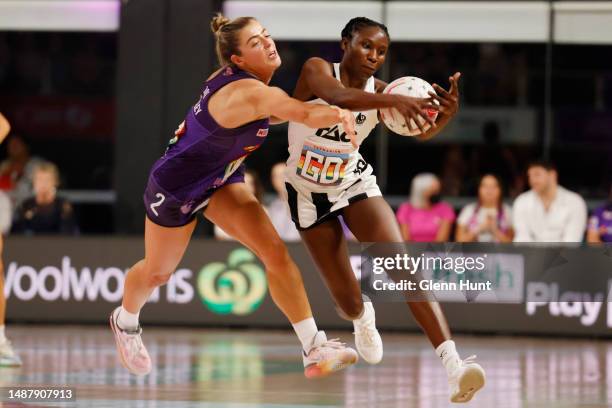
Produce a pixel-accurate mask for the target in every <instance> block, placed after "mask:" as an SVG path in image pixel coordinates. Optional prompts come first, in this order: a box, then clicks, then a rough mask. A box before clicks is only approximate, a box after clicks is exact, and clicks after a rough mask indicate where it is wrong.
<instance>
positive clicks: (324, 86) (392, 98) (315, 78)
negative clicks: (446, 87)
mask: <svg viewBox="0 0 612 408" xmlns="http://www.w3.org/2000/svg"><path fill="white" fill-rule="evenodd" d="M300 81H302V82H303V83H305V85H306V86H307V87H308V89H309V90H310V92H312V94H313V95H315V96H317V97H319V98H321V99H323V100H324V101H326V102H327V103H329V104H331V105H337V106H340V107H341V108H345V109H350V110H353V111H355V110H370V109H380V108H391V107H393V108H395V109H397V110H398V111H399V112H400V113H401V114H402V115H403V116H404V117H405V118H406V120H407V121H408V122H410V119H415V122H416V123H419V125H420V121H418V120H417V117H419V116H420V117H422V118H423V119H425V120H426V121H428V122H430V123H431V124H432V126H434V122H433V120H431V119H430V118H429V117H428V116H427V114H426V113H425V110H426V109H437V107H436V106H435V105H432V103H431V102H432V101H431V98H411V97H408V96H404V95H390V94H383V93H380V92H377V93H371V92H365V91H363V90H361V89H356V88H346V87H345V86H344V85H342V83H341V82H340V81H338V80H337V79H336V78H334V76H333V73H332V69H331V66H330V65H329V63H328V62H327V61H325V60H324V59H321V58H310V59H309V60H308V61H306V62H305V63H304V66H303V67H302V72H301V73H300V78H299V79H298V83H299V82H300Z"/></svg>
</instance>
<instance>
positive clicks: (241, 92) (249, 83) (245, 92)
mask: <svg viewBox="0 0 612 408" xmlns="http://www.w3.org/2000/svg"><path fill="white" fill-rule="evenodd" d="M224 88H225V92H227V94H228V95H230V96H232V97H237V98H245V99H251V98H257V97H259V96H262V94H264V93H265V92H266V91H268V90H269V89H270V87H269V86H268V85H266V84H264V83H263V82H261V81H260V80H258V79H255V78H242V79H239V80H236V81H233V82H231V83H229V84H227V85H226V86H224Z"/></svg>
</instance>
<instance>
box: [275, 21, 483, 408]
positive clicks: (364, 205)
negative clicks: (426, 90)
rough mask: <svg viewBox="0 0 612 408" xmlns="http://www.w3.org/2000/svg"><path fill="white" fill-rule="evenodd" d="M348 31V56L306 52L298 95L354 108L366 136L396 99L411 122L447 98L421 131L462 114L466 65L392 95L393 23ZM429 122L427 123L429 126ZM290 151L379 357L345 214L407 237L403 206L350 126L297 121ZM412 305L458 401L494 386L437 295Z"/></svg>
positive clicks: (325, 256)
mask: <svg viewBox="0 0 612 408" xmlns="http://www.w3.org/2000/svg"><path fill="white" fill-rule="evenodd" d="M341 37H342V42H341V46H342V49H343V51H344V55H343V57H342V61H341V62H340V63H330V62H328V61H325V60H323V59H321V58H311V59H309V60H308V61H306V63H305V64H304V66H303V68H302V72H301V74H300V77H299V79H298V82H297V85H296V87H295V91H294V93H293V97H294V98H297V99H300V100H302V101H308V103H311V104H313V105H319V104H322V105H328V104H329V105H338V106H340V107H343V108H346V109H350V110H352V111H353V113H354V115H355V118H356V128H355V129H356V135H357V140H358V142H361V141H362V140H363V139H365V138H366V137H367V136H368V134H369V133H370V132H371V131H372V130H373V129H374V127H375V126H376V124H377V123H378V111H377V109H380V108H389V107H393V108H396V109H397V110H398V111H399V112H400V113H401V114H402V115H404V116H405V117H406V122H407V123H410V119H415V122H416V123H419V121H418V120H416V119H417V117H418V116H421V117H422V118H424V119H425V120H428V121H430V122H432V120H431V119H430V118H428V116H427V114H426V113H425V112H426V109H431V108H434V107H433V106H432V104H431V102H432V101H433V100H434V99H435V100H437V101H438V102H439V103H440V105H439V112H440V115H439V116H438V120H437V122H436V123H435V125H434V123H432V125H433V126H432V127H431V129H430V130H429V131H427V132H423V133H422V134H421V136H420V138H421V139H428V138H430V137H433V136H434V135H435V134H437V133H438V132H439V131H440V130H441V129H443V128H444V126H445V125H446V124H447V123H448V122H449V120H450V119H451V118H452V117H453V115H454V114H455V113H456V111H457V109H458V88H457V81H458V79H459V76H460V74H459V73H456V74H455V75H453V76H452V77H450V78H449V80H450V84H451V87H450V90H449V91H446V90H444V89H443V88H442V87H440V86H438V85H434V88H435V90H436V92H437V95H435V94H432V95H431V97H430V98H425V99H415V98H410V97H406V96H402V95H389V94H382V91H383V90H384V88H385V86H386V85H387V84H386V83H384V82H383V81H380V80H378V79H376V78H374V76H373V75H374V73H375V72H376V71H377V70H378V69H379V68H380V67H381V65H382V64H383V63H384V61H385V56H386V53H387V50H388V48H389V33H388V32H387V28H386V27H385V26H384V25H383V24H380V23H377V22H375V21H372V20H370V19H367V18H365V17H358V18H354V19H352V20H351V21H349V22H348V24H347V25H346V27H345V28H344V29H343V30H342V34H341ZM419 127H420V128H421V130H422V131H423V127H422V125H419ZM289 154H290V157H289V159H288V161H287V170H286V181H287V183H286V187H287V195H288V202H289V208H290V210H291V214H292V218H293V220H294V222H295V224H296V226H297V228H298V229H299V230H300V233H301V236H302V239H303V240H304V242H305V243H306V246H307V247H308V250H309V252H310V253H311V255H312V257H313V259H314V261H315V263H316V264H317V267H318V268H319V270H320V272H321V274H322V275H323V277H324V279H325V281H326V283H327V285H328V287H329V289H330V291H331V292H332V295H333V297H334V299H335V301H336V303H337V305H338V306H339V308H340V310H341V312H342V314H343V315H344V317H348V318H350V319H351V320H352V321H353V324H354V328H355V343H356V345H357V350H358V351H359V353H360V354H361V356H362V357H363V358H364V360H366V361H368V362H370V363H373V364H375V363H378V362H379V361H380V360H381V358H382V354H383V350H382V341H381V338H380V335H379V333H378V331H377V330H376V326H375V316H374V308H373V307H372V304H371V303H370V302H366V303H364V302H363V301H362V297H361V291H360V288H359V283H358V282H357V279H356V278H355V275H354V274H353V270H352V268H351V264H350V261H349V255H348V250H347V245H346V241H345V239H344V234H343V232H342V227H341V225H340V222H339V220H338V218H337V216H338V215H339V214H342V216H343V218H344V221H345V222H346V223H347V225H348V227H349V228H350V230H351V232H352V233H353V234H354V235H355V237H356V238H357V239H358V240H359V241H360V242H389V243H400V242H402V241H403V239H402V234H401V232H400V229H399V226H398V224H397V221H396V218H395V215H394V213H393V211H392V210H391V207H390V206H389V205H388V204H387V202H386V201H385V200H384V199H383V198H382V194H381V192H380V189H379V188H378V185H377V184H376V177H375V176H374V175H373V170H372V167H371V166H370V165H369V164H368V163H367V162H366V161H365V159H364V158H363V157H362V156H361V155H360V154H359V150H358V149H355V148H354V147H353V145H352V143H351V138H350V137H349V136H348V135H347V132H346V130H345V129H343V128H342V125H338V126H334V127H318V128H317V127H315V126H309V125H307V124H303V123H297V122H291V123H290V124H289ZM408 305H409V307H410V310H411V311H412V313H413V315H414V317H415V318H416V320H417V321H418V323H419V324H420V325H421V327H422V328H423V330H424V331H425V333H426V334H427V336H428V337H429V340H430V341H431V343H432V345H433V347H434V348H435V350H436V353H437V355H438V356H439V357H440V358H441V359H442V362H443V364H444V366H445V368H446V370H447V373H448V378H449V384H450V386H451V401H453V402H466V401H469V400H470V399H471V398H472V396H473V395H474V393H475V392H476V391H478V389H480V388H481V387H482V386H483V385H484V371H483V370H482V368H481V367H480V366H479V365H478V364H476V363H474V362H473V358H472V357H470V358H468V359H466V360H461V359H460V357H459V355H458V353H457V351H456V348H455V343H454V342H453V341H452V340H451V335H450V330H449V328H448V325H447V323H446V319H445V317H444V314H443V313H442V310H441V308H440V305H439V304H438V303H437V302H428V301H414V302H409V303H408Z"/></svg>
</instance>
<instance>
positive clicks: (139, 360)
mask: <svg viewBox="0 0 612 408" xmlns="http://www.w3.org/2000/svg"><path fill="white" fill-rule="evenodd" d="M119 310H121V307H118V308H116V309H115V310H113V312H112V313H111V315H110V326H111V329H112V330H113V333H114V335H115V343H117V351H119V359H120V360H121V364H122V365H123V366H124V367H125V368H127V369H128V370H129V372H130V373H132V374H135V375H147V374H149V373H150V372H151V357H149V353H148V352H147V349H146V347H145V346H144V344H142V339H141V338H140V335H141V334H142V328H141V327H140V326H139V327H138V329H136V330H133V331H132V330H123V329H122V328H121V327H119V326H118V325H117V316H118V314H119Z"/></svg>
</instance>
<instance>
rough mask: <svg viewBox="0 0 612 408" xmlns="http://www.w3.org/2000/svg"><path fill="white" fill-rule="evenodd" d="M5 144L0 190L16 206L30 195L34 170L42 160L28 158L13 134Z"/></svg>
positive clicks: (20, 138) (22, 144)
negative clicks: (10, 198)
mask: <svg viewBox="0 0 612 408" xmlns="http://www.w3.org/2000/svg"><path fill="white" fill-rule="evenodd" d="M6 143H7V153H8V157H7V158H6V159H5V160H4V161H3V162H2V163H0V190H4V191H6V192H7V193H8V194H9V195H10V196H11V197H12V198H13V201H14V202H15V205H16V206H18V205H19V204H21V202H23V200H25V199H26V198H28V197H29V196H30V195H31V193H32V174H33V173H34V168H35V167H36V166H37V165H39V164H41V163H42V162H43V160H42V159H40V158H38V157H31V156H30V149H29V148H28V145H27V144H26V142H25V140H24V139H23V138H22V137H21V136H18V135H15V134H13V135H11V136H10V137H9V139H8V140H7V142H6Z"/></svg>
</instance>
